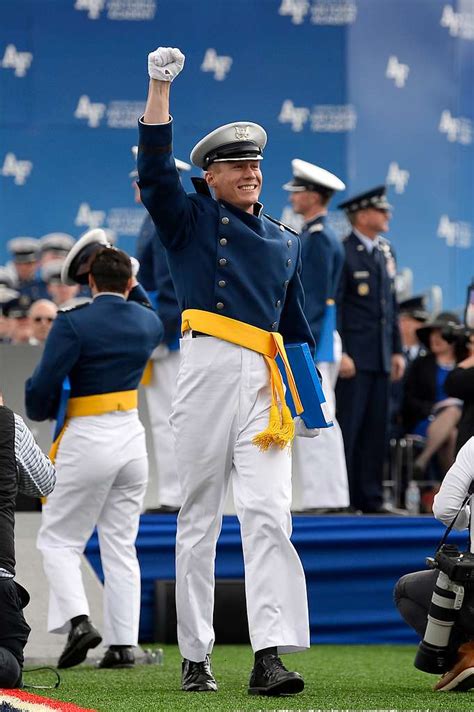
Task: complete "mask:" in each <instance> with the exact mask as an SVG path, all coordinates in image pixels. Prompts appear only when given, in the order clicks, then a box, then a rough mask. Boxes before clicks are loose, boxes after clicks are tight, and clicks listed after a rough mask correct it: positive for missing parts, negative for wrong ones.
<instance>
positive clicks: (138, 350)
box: [26, 287, 163, 420]
mask: <svg viewBox="0 0 474 712" xmlns="http://www.w3.org/2000/svg"><path fill="white" fill-rule="evenodd" d="M144 301H146V295H145V292H144V291H143V289H142V288H141V287H135V289H133V290H132V291H131V292H130V295H129V299H128V301H125V300H124V299H123V298H122V297H120V296H119V295H114V294H104V295H101V296H98V297H96V298H95V299H94V301H93V302H92V303H91V304H86V305H82V306H79V307H76V308H75V309H70V310H69V311H63V312H62V311H60V312H59V313H58V316H57V318H56V320H55V321H54V324H53V327H52V329H51V331H50V333H49V336H48V338H47V340H46V344H45V347H44V351H43V355H42V358H41V361H40V363H39V364H38V366H37V367H36V369H35V372H34V373H33V375H32V376H31V378H29V379H28V380H27V382H26V412H27V414H28V417H29V418H31V419H32V420H46V419H47V418H55V416H56V411H57V407H58V402H59V397H60V394H61V388H62V383H63V381H64V378H65V377H66V376H69V380H70V383H71V397H73V398H74V397H77V396H90V395H96V394H100V393H113V392H115V391H129V390H134V389H135V388H137V387H138V384H139V382H140V379H141V376H142V373H143V369H144V367H145V365H146V362H147V360H148V358H149V356H150V354H151V352H152V351H153V349H154V348H155V347H156V346H158V344H159V343H160V341H161V338H162V336H163V326H162V324H161V322H160V320H159V318H158V316H157V315H156V313H155V312H154V311H153V310H152V309H151V308H150V307H148V306H144V304H143V303H139V302H144Z"/></svg>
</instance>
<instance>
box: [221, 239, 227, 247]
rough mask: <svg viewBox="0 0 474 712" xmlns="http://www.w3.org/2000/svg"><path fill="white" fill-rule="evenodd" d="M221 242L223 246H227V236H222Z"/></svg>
mask: <svg viewBox="0 0 474 712" xmlns="http://www.w3.org/2000/svg"><path fill="white" fill-rule="evenodd" d="M219 243H220V244H221V245H222V246H223V247H225V246H226V245H227V240H226V239H225V237H221V239H220V240H219Z"/></svg>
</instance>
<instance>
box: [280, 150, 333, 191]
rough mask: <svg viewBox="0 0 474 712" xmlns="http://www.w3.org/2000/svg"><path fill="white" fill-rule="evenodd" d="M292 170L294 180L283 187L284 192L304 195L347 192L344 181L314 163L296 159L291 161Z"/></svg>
mask: <svg viewBox="0 0 474 712" xmlns="http://www.w3.org/2000/svg"><path fill="white" fill-rule="evenodd" d="M291 169H292V172H293V180H291V181H289V182H288V183H285V185H284V186H283V190H287V191H289V192H290V193H302V192H303V191H306V190H308V191H312V192H315V193H322V194H326V195H332V194H333V193H334V192H335V191H340V190H345V187H346V185H345V183H343V182H342V180H340V179H339V178H338V177H337V176H335V175H334V174H333V173H330V172H329V171H327V170H326V169H325V168H321V167H320V166H316V165H315V164H314V163H308V161H302V160H301V159H300V158H294V159H293V160H292V161H291Z"/></svg>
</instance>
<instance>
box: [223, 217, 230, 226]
mask: <svg viewBox="0 0 474 712" xmlns="http://www.w3.org/2000/svg"><path fill="white" fill-rule="evenodd" d="M221 223H222V224H223V225H228V224H229V223H230V220H229V218H228V217H226V216H225V215H224V217H223V218H222V220H221Z"/></svg>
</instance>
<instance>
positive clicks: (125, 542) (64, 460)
mask: <svg viewBox="0 0 474 712" xmlns="http://www.w3.org/2000/svg"><path fill="white" fill-rule="evenodd" d="M56 468H57V482H56V487H55V489H54V491H53V492H52V494H51V495H50V496H49V497H48V500H47V503H46V504H45V505H44V507H43V513H42V524H41V528H40V531H39V533H38V541H37V545H38V549H39V550H40V551H41V553H42V555H43V565H44V570H45V573H46V576H47V578H48V581H49V586H50V597H49V613H48V631H50V632H52V633H65V632H67V631H68V630H69V629H70V619H71V618H73V617H75V616H78V615H89V604H88V602H87V598H86V594H85V590H84V585H83V581H82V576H81V570H80V563H81V554H82V553H83V551H84V549H85V546H86V544H87V541H88V539H89V537H90V536H91V534H92V532H93V530H94V527H95V526H96V525H97V532H98V536H99V546H100V557H101V562H102V568H103V572H104V631H103V639H104V644H105V645H136V644H137V642H138V623H139V617H140V568H139V564H138V559H137V554H136V550H135V540H136V537H137V532H138V524H139V518H140V512H141V509H142V504H143V498H144V496H145V490H146V484H147V473H148V460H147V453H146V446H145V432H144V429H143V426H142V424H141V423H140V421H139V419H138V412H137V411H136V410H133V411H127V412H114V413H107V414H105V415H100V416H84V417H80V418H71V420H70V421H69V424H68V427H67V429H66V431H65V433H64V436H63V439H62V440H61V444H60V446H59V450H58V455H57V459H56Z"/></svg>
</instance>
